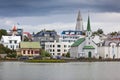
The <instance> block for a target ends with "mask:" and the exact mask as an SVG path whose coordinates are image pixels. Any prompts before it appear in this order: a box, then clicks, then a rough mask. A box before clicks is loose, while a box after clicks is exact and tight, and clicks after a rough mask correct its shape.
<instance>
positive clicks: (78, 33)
mask: <svg viewBox="0 0 120 80" xmlns="http://www.w3.org/2000/svg"><path fill="white" fill-rule="evenodd" d="M61 34H74V35H76V34H77V35H82V31H76V30H64V31H63V32H62V33H61Z"/></svg>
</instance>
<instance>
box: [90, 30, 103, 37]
mask: <svg viewBox="0 0 120 80" xmlns="http://www.w3.org/2000/svg"><path fill="white" fill-rule="evenodd" d="M103 33H104V32H103V30H102V29H98V30H97V31H94V32H93V34H92V35H93V36H95V35H99V34H103Z"/></svg>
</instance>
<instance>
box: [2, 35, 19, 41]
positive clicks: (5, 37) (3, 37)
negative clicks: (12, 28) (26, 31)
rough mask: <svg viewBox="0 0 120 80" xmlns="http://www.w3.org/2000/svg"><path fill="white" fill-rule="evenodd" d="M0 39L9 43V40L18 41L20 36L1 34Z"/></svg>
mask: <svg viewBox="0 0 120 80" xmlns="http://www.w3.org/2000/svg"><path fill="white" fill-rule="evenodd" d="M1 39H2V41H4V43H9V40H17V42H18V43H19V42H20V41H21V37H20V36H2V38H1Z"/></svg>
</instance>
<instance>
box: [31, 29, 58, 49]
mask: <svg viewBox="0 0 120 80" xmlns="http://www.w3.org/2000/svg"><path fill="white" fill-rule="evenodd" d="M54 40H56V41H58V40H59V36H58V34H57V32H56V31H54V30H42V31H40V32H38V33H37V34H35V35H34V36H33V41H37V42H40V45H41V46H42V48H43V49H44V48H45V42H54Z"/></svg>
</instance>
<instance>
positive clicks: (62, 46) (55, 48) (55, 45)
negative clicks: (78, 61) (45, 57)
mask: <svg viewBox="0 0 120 80" xmlns="http://www.w3.org/2000/svg"><path fill="white" fill-rule="evenodd" d="M70 46H71V44H70V43H68V42H56V41H54V42H46V43H45V50H46V51H47V52H49V53H50V54H51V55H52V56H54V57H55V56H62V55H63V54H67V53H68V52H69V49H70Z"/></svg>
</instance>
